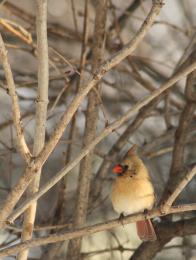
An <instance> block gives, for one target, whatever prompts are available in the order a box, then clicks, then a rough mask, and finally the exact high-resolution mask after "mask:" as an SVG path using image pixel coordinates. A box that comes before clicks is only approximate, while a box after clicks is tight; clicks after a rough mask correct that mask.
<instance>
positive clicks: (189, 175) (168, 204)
mask: <svg viewBox="0 0 196 260" xmlns="http://www.w3.org/2000/svg"><path fill="white" fill-rule="evenodd" d="M195 175H196V166H195V167H193V169H192V170H191V171H190V172H188V173H187V174H186V175H185V176H184V178H183V179H182V181H181V182H180V183H179V184H178V185H177V187H176V189H175V190H174V191H173V193H172V194H171V195H170V196H169V198H168V199H167V200H166V201H165V202H164V203H163V205H162V206H161V210H162V212H168V210H169V209H170V207H171V205H172V203H173V202H174V201H175V199H176V198H177V197H178V195H179V194H180V193H181V192H182V190H183V189H184V188H185V187H186V185H187V184H188V183H189V182H190V181H191V180H192V178H193V177H194V176H195Z"/></svg>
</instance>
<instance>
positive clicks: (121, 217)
mask: <svg viewBox="0 0 196 260" xmlns="http://www.w3.org/2000/svg"><path fill="white" fill-rule="evenodd" d="M123 219H124V214H123V213H121V214H120V216H119V222H120V223H121V225H122V226H123V227H124V224H123Z"/></svg>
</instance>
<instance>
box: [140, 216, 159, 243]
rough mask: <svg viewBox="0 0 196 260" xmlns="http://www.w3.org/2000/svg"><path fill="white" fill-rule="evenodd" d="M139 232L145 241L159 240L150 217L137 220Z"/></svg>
mask: <svg viewBox="0 0 196 260" xmlns="http://www.w3.org/2000/svg"><path fill="white" fill-rule="evenodd" d="M136 227H137V234H138V236H139V238H140V239H141V240H143V241H154V240H157V235H156V233H155V230H154V227H153V224H152V222H151V220H150V219H146V220H141V221H137V222H136Z"/></svg>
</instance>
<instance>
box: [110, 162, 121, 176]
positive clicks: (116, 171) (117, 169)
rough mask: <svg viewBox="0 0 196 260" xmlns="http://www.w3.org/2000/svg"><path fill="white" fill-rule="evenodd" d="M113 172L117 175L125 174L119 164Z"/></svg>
mask: <svg viewBox="0 0 196 260" xmlns="http://www.w3.org/2000/svg"><path fill="white" fill-rule="evenodd" d="M112 172H113V173H117V174H119V173H122V172H123V167H122V165H120V164H117V165H116V166H114V168H113V169H112Z"/></svg>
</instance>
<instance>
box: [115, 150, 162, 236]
mask: <svg viewBox="0 0 196 260" xmlns="http://www.w3.org/2000/svg"><path fill="white" fill-rule="evenodd" d="M136 149H137V146H136V145H134V146H133V147H132V148H131V149H130V150H129V151H128V153H127V155H126V156H125V158H124V160H123V161H122V163H121V164H118V165H116V166H115V167H114V168H113V172H114V173H116V174H117V177H116V179H115V181H114V183H113V186H112V192H111V200H112V204H113V208H114V210H115V211H116V212H117V213H119V214H120V216H123V214H133V213H139V212H144V211H145V210H150V209H152V207H153V205H154V203H155V195H154V188H153V185H152V182H151V180H150V176H149V173H148V170H147V168H146V166H145V165H144V163H143V162H142V160H141V159H140V158H139V157H138V155H137V153H136ZM136 227H137V234H138V236H139V238H140V239H141V240H143V241H149V240H156V239H157V236H156V233H155V230H154V227H153V224H152V222H151V220H150V219H146V220H142V221H137V222H136Z"/></svg>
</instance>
